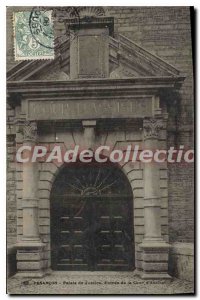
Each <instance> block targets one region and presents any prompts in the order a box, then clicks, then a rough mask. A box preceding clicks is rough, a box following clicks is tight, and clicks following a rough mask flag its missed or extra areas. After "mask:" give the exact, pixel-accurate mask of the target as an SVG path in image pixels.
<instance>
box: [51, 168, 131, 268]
mask: <svg viewBox="0 0 200 300" xmlns="http://www.w3.org/2000/svg"><path fill="white" fill-rule="evenodd" d="M133 239H134V234H133V196H132V190H131V186H130V183H129V182H128V180H127V178H126V176H125V175H124V173H123V172H122V171H121V170H120V169H119V168H117V167H116V166H115V165H110V164H106V165H103V164H93V163H91V164H86V163H82V164H78V163H75V164H71V165H67V166H66V167H64V168H63V169H62V170H61V171H60V173H59V174H58V176H57V178H56V180H55V182H54V184H53V187H52V192H51V265H52V269H53V270H90V271H91V270H93V271H97V270H110V271H113V270H133V268H134V240H133Z"/></svg>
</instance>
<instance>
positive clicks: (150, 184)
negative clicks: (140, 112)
mask: <svg viewBox="0 0 200 300" xmlns="http://www.w3.org/2000/svg"><path fill="white" fill-rule="evenodd" d="M162 128H163V121H162V119H160V118H155V119H145V120H144V122H143V133H144V149H145V150H152V151H154V150H156V149H157V148H158V138H159V131H160V129H162ZM159 181H160V173H159V164H158V163H156V162H154V161H152V162H150V163H145V166H144V221H145V235H144V240H143V242H142V243H141V244H140V248H141V249H142V259H143V263H142V269H143V274H142V277H143V278H152V279H153V278H170V276H169V275H168V251H169V245H168V244H167V243H166V242H165V241H164V240H163V238H162V235H161V198H160V184H159Z"/></svg>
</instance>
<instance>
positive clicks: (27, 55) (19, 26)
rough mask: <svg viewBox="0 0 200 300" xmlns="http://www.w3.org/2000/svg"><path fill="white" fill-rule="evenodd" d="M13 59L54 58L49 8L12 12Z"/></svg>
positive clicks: (51, 21)
mask: <svg viewBox="0 0 200 300" xmlns="http://www.w3.org/2000/svg"><path fill="white" fill-rule="evenodd" d="M13 26H14V51H15V60H35V59H53V58H54V34H53V20H52V11H51V10H47V11H45V10H32V11H31V12H30V11H23V12H14V13H13Z"/></svg>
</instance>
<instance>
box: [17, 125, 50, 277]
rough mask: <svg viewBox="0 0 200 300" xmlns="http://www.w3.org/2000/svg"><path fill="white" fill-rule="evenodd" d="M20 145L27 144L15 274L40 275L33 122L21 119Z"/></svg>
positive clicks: (35, 135)
mask: <svg viewBox="0 0 200 300" xmlns="http://www.w3.org/2000/svg"><path fill="white" fill-rule="evenodd" d="M21 126H23V146H28V147H27V148H26V149H25V150H24V151H23V158H24V159H26V160H27V162H24V163H23V198H22V216H23V219H22V220H23V231H22V238H21V240H20V241H18V243H17V270H18V273H17V275H18V276H25V277H28V276H31V277H41V276H43V274H44V268H45V266H44V265H43V264H44V262H43V248H44V246H45V244H43V243H42V242H41V240H40V236H39V224H38V200H39V199H38V167H37V162H32V161H31V157H32V151H33V148H34V146H35V144H36V141H37V124H36V123H35V122H29V121H26V122H24V124H23V125H21Z"/></svg>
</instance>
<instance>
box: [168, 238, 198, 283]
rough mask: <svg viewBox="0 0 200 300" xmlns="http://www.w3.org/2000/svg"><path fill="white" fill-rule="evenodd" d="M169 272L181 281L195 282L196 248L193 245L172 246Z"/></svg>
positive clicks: (176, 244) (179, 244)
mask: <svg viewBox="0 0 200 300" xmlns="http://www.w3.org/2000/svg"><path fill="white" fill-rule="evenodd" d="M169 272H170V274H172V275H173V276H175V277H178V278H180V279H183V280H188V281H194V246H193V245H192V244H191V243H173V244H172V247H171V251H170V260H169Z"/></svg>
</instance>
